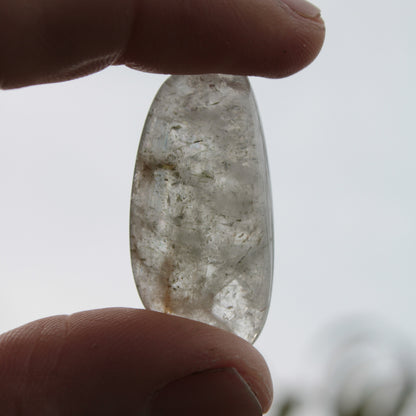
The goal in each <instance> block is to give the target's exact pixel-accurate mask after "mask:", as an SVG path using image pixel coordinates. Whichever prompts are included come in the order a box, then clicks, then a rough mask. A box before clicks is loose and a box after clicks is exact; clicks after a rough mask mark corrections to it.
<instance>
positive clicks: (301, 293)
mask: <svg viewBox="0 0 416 416" xmlns="http://www.w3.org/2000/svg"><path fill="white" fill-rule="evenodd" d="M318 6H320V7H321V9H322V14H323V17H324V18H325V20H326V24H327V39H326V42H325V45H324V48H323V50H322V53H321V54H320V56H319V57H318V58H317V60H316V61H315V62H314V63H313V64H312V65H311V66H310V67H308V68H307V69H305V70H303V71H301V72H300V73H298V74H296V75H295V76H292V77H290V78H287V79H282V80H269V79H259V78H252V79H251V81H252V86H253V88H254V90H255V94H256V96H257V101H258V106H259V109H260V114H261V117H262V120H263V126H264V132H265V135H266V140H267V145H268V150H269V161H270V169H271V178H272V186H273V197H274V207H275V235H276V259H277V261H276V269H275V283H274V288H273V295H272V304H271V309H270V314H269V318H268V321H267V324H266V326H265V328H264V331H263V333H262V335H261V336H260V338H259V340H258V341H257V342H256V346H257V348H258V349H259V350H260V351H261V352H262V353H263V355H264V356H265V357H266V359H267V361H268V363H269V365H270V368H271V371H272V374H273V378H274V381H275V385H276V403H277V404H276V406H275V408H273V410H272V411H271V412H270V414H273V415H274V414H277V413H276V412H278V411H279V412H280V413H281V414H282V415H283V414H291V415H292V414H295V413H296V412H297V413H296V415H298V414H299V415H300V414H308V415H309V416H313V415H315V414H316V415H320V416H324V415H327V414H328V415H333V414H337V415H338V414H339V415H341V413H333V409H332V410H331V409H329V410H328V409H326V410H325V409H324V408H325V404H323V403H327V402H328V400H329V398H330V397H332V396H331V394H335V393H334V391H333V390H334V385H335V384H336V383H335V382H334V380H335V379H336V380H338V381H339V383H341V381H340V380H341V379H342V377H341V376H340V375H339V374H341V373H342V371H341V373H340V372H339V371H338V373H337V374H338V375H334V374H335V373H333V371H335V370H334V368H335V367H337V365H338V364H336V362H337V359H338V361H339V360H341V358H342V357H344V355H343V354H344V353H342V354H341V353H339V354H338V353H335V354H334V353H333V352H330V351H332V350H333V351H339V350H338V349H337V348H341V347H340V345H341V344H343V343H344V344H345V345H347V346H348V348H352V347H351V345H352V344H354V345H355V344H356V343H358V344H360V342H362V340H363V337H364V338H366V337H367V335H368V337H369V339H367V338H366V339H367V341H368V342H370V341H369V340H372V341H371V343H372V347H371V348H373V350H374V349H375V350H377V349H380V351H384V352H383V353H382V354H381V353H380V354H381V356H383V357H386V356H387V357H389V358H388V359H387V361H388V362H390V363H391V362H392V358H391V357H396V358H395V359H396V361H395V363H396V366H394V365H393V367H394V369H392V368H393V367H391V368H390V370H388V369H387V370H386V371H385V372H384V373H383V374H384V375H385V376H386V375H387V376H386V380H387V381H388V382H392V383H394V380H395V378H394V377H393V375H394V374H396V375H397V371H398V370H397V368H399V367H400V365H399V364H400V363H401V361H400V360H402V361H403V360H404V359H403V358H400V357H404V355H406V354H407V355H406V358H405V360H408V361H406V362H409V363H410V362H411V361H412V360H413V358H414V355H415V354H416V325H415V317H416V306H415V301H416V127H415V115H416V114H415V111H416V110H415V109H416V81H415V74H416V29H415V26H414V21H415V19H416V3H415V2H414V1H412V0H398V1H396V2H395V3H394V4H393V3H391V2H388V1H387V0H377V1H376V0H368V1H366V2H361V1H358V0H350V1H348V2H346V1H334V0H319V2H318ZM165 78H166V77H165V76H160V75H150V74H143V73H139V72H135V71H133V70H129V69H125V68H122V67H116V68H110V69H107V70H105V71H103V72H101V73H99V74H96V75H93V76H89V77H86V78H83V79H79V80H76V81H71V82H67V83H62V84H54V85H46V86H36V87H31V88H24V89H20V90H15V91H3V92H1V93H0V138H1V140H0V332H3V331H6V330H8V329H11V328H13V327H15V326H18V325H21V324H23V323H25V322H27V321H31V320H34V319H37V318H40V317H44V316H48V315H52V314H62V313H71V312H75V311H78V310H85V309H91V308H100V307H107V306H129V307H130V306H131V307H137V306H140V301H139V298H138V295H137V292H136V288H135V285H134V282H133V277H132V273H131V269H130V257H129V239H128V221H129V199H130V187H131V180H132V173H133V167H134V161H135V156H136V151H137V146H138V141H139V137H140V132H141V129H142V126H143V123H144V120H145V117H146V114H147V110H148V108H149V106H150V104H151V102H152V99H153V97H154V95H155V93H156V91H157V90H158V88H159V86H160V85H161V83H162V82H163V80H164V79H165ZM366 328H368V329H366ZM357 331H358V333H360V334H361V335H360V336H357ZM360 331H361V332H360ZM374 333H377V334H378V335H377V336H373V335H369V334H374ZM348 334H349V335H348ZM363 334H365V336H364V335H363ZM347 335H348V336H347ZM350 335H351V336H350ZM344 338H345V339H344ZM374 340H377V342H375V341H374ZM367 341H366V342H367ZM393 344H394V346H392V345H393ZM360 345H361V344H360ZM343 348H344V347H343ZM345 348H347V347H345ZM345 348H344V350H345ZM344 350H343V351H344ZM403 351H406V354H405V353H404V352H403ZM373 352H374V351H373ZM348 354H349V353H348ZM348 354H347V355H348ZM380 354H379V356H380ZM383 354H384V355H383ZM334 357H335V358H334ZM372 357H373V356H372ZM389 360H390V361H389ZM358 361H360V360H358ZM361 361H366V362H372V363H375V362H377V360H376V359H372V358H371V359H367V360H361ZM393 361H394V360H393ZM343 362H344V361H343ZM383 362H386V360H384V361H383ZM348 363H350V361H348ZM346 365H347V364H346ZM348 366H349V367H348ZM347 367H348V368H350V369H351V368H352V367H351V363H350V364H348V365H347ZM376 367H377V365H376ZM381 367H382V366H381ZM381 367H380V368H381ZM387 367H388V366H387ZM404 367H406V368H411V366H409V365H404V366H402V367H400V368H404ZM328 368H330V370H328ZM337 368H338V367H337ZM354 368H355V367H354ZM377 368H378V367H377ZM383 368H384V367H383ZM389 371H390V373H389ZM399 372H400V371H399ZM342 374H344V373H342ZM357 374H358V373H357ZM360 374H361V373H360ZM401 374H402V373H401ZM403 374H404V373H403ZM403 374H402V375H403ZM351 377H353V376H351ZM357 377H361V378H360V380H361V381H362V380H363V376H362V375H359V376H357ZM409 377H410V376H409ZM376 378H377V377H376ZM370 379H371V377H370ZM378 379H379V378H378ZM371 380H372V379H371ZM339 383H338V384H337V385H340V384H339ZM395 386H396V390H397V389H398V388H399V387H398V384H397V383H396V385H395ZM331 388H332V390H331V391H332V393H328V391H329V390H328V391H327V390H326V389H331ZM344 390H345V389H344ZM345 391H346V390H345ZM348 391H349V390H348ZM288 394H290V395H293V394H294V395H295V396H296V397H297V399H296V400H298V399H299V400H303V401H305V402H306V403H309V405H308V407H307V410H305V409H306V407H303V410H302V409H301V408H300V407H298V408H297V409H295V410H294V411H293V412H292V410H293V409H291V408H290V406H289V408H290V409H289V410H288V408H286V410H285V409H283V408H282V405H283V404H284V403H283V402H284V401H285V400H286V398H287V396H288ZM348 394H349V396H348V397H349V399H350V401H354V400H358V399H356V396H357V394H358V393H357V392H356V396H354V394H353V392H349V393H348ZM353 396H354V397H355V399H354V398H352V397H353ZM348 397H347V399H348ZM279 398H280V399H281V401H280V405H279ZM347 399H345V400H347ZM282 403H283V404H282ZM413 403H414V401H413ZM279 406H280V407H279ZM292 407H293V406H292ZM301 407H302V406H301ZM407 407H408V408H407V410H406V411H407V413H406V416H407V415H414V414H416V410H415V408H414V407H413V408H412V409H413V410H411V409H410V407H409V406H407ZM279 409H280V410H279ZM409 409H410V410H409ZM303 411H305V413H302V412H303ZM285 412H286V413H285ZM325 412H327V413H325ZM331 412H332V413H331ZM367 414H368V415H370V414H371V413H354V415H364V416H366V415H367ZM396 414H398V413H396ZM404 414H405V413H403V415H404ZM342 415H343V416H350V415H353V413H344V414H342ZM378 415H382V413H380V412H379V413H378ZM386 415H387V413H386ZM391 415H393V413H392V414H391ZM382 416H384V415H382ZM389 416H390V415H389Z"/></svg>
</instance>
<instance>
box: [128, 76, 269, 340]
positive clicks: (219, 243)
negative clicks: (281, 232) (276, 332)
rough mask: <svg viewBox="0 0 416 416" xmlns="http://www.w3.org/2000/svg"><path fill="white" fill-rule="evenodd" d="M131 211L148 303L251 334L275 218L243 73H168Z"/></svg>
mask: <svg viewBox="0 0 416 416" xmlns="http://www.w3.org/2000/svg"><path fill="white" fill-rule="evenodd" d="M130 215H131V217H130V235H131V257H132V266H133V273H134V277H135V281H136V284H137V287H138V290H139V293H140V296H141V299H142V301H143V303H144V305H145V306H146V308H149V309H152V310H155V311H160V312H165V313H171V314H174V315H179V316H183V317H186V318H190V319H195V320H198V321H201V322H205V323H208V324H211V325H215V326H217V327H220V328H223V329H226V330H228V331H231V332H233V333H235V334H237V335H239V336H241V337H242V338H245V339H246V340H248V341H249V342H253V341H254V340H255V339H256V338H257V336H258V334H259V333H260V331H261V329H262V327H263V325H264V322H265V320H266V316H267V311H268V308H269V303H270V292H271V282H272V272H273V223H272V202H271V192H270V180H269V172H268V164H267V155H266V149H265V144H264V139H263V134H262V128H261V124H260V120H259V116H258V111H257V107H256V103H255V100H254V97H253V93H252V91H251V88H250V84H249V82H248V79H247V78H246V77H241V76H229V75H194V76H172V77H170V78H169V79H168V80H167V81H166V82H165V83H164V84H163V86H162V87H161V89H160V90H159V92H158V94H157V96H156V98H155V100H154V102H153V104H152V106H151V109H150V112H149V115H148V117H147V121H146V124H145V127H144V131H143V135H142V138H141V142H140V146H139V152H138V156H137V162H136V168H135V173H134V180H133V190H132V200H131V213H130Z"/></svg>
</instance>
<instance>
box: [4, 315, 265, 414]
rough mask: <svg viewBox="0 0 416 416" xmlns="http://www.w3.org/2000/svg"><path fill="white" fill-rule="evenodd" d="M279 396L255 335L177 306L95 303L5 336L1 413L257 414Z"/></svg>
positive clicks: (18, 329) (32, 324) (23, 327)
mask: <svg viewBox="0 0 416 416" xmlns="http://www.w3.org/2000/svg"><path fill="white" fill-rule="evenodd" d="M271 398H272V385H271V379H270V374H269V372H268V369H267V366H266V364H265V362H264V360H263V358H262V356H261V355H260V354H259V353H258V352H257V351H256V350H255V349H254V348H253V347H252V346H251V345H250V344H249V343H247V342H246V341H244V340H243V339H241V338H239V337H237V336H235V335H232V334H230V333H227V332H225V331H223V330H220V329H217V328H214V327H211V326H208V325H205V324H201V323H199V322H195V321H191V320H187V319H184V318H179V317H175V316H171V315H165V314H161V313H157V312H151V311H144V310H135V309H124V308H111V309H102V310H93V311H87V312H80V313H76V314H74V315H70V316H54V317H50V318H45V319H41V320H39V321H35V322H32V323H29V324H27V325H24V326H22V327H20V328H17V329H15V330H12V331H10V332H8V333H5V334H3V335H1V336H0V414H5V415H6V414H7V415H12V414H19V415H22V416H25V415H30V416H37V415H42V416H43V415H49V414H51V415H59V416H66V415H75V414H76V415H89V416H91V415H96V414H97V415H100V416H107V415H125V416H128V415H135V416H137V415H140V416H141V415H143V416H144V415H146V416H161V415H166V414H169V415H170V416H176V415H181V416H187V415H189V416H191V415H196V414H198V415H201V416H208V415H213V414H215V415H218V416H222V415H224V416H225V415H227V416H233V415H239V416H254V415H261V413H262V412H265V411H267V409H268V408H269V407H270V403H271Z"/></svg>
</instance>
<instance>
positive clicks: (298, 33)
mask: <svg viewBox="0 0 416 416" xmlns="http://www.w3.org/2000/svg"><path fill="white" fill-rule="evenodd" d="M289 5H290V6H289ZM323 39H324V24H323V21H322V19H321V17H320V13H319V10H318V9H316V8H314V7H313V6H312V5H311V4H310V3H303V0H229V1H224V0H210V1H207V0H179V1H169V0H1V1H0V88H13V87H21V86H25V85H30V84H38V83H46V82H56V81H62V80H67V79H71V78H77V77H80V76H84V75H87V74H89V73H92V72H96V71H99V70H101V69H103V68H105V67H107V66H109V65H112V64H126V65H128V66H130V67H133V68H136V69H140V70H145V71H150V72H159V73H181V74H193V73H208V72H221V73H231V74H237V73H238V74H246V75H262V76H269V77H283V76H287V75H290V74H292V73H294V72H296V71H298V70H300V69H301V68H303V67H304V66H306V65H307V64H309V63H310V62H311V61H312V60H313V59H314V58H315V57H316V55H317V54H318V52H319V50H320V48H321V46H322V43H323Z"/></svg>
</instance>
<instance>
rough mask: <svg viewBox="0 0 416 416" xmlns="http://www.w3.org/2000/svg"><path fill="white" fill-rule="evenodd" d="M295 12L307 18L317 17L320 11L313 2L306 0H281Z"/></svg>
mask: <svg viewBox="0 0 416 416" xmlns="http://www.w3.org/2000/svg"><path fill="white" fill-rule="evenodd" d="M282 1H283V2H284V3H285V4H286V5H287V6H289V7H290V8H291V9H292V10H293V11H294V12H295V13H297V14H299V15H300V16H302V17H306V18H307V19H319V18H320V16H321V11H320V10H319V9H318V7H316V6H315V5H314V4H312V3H309V2H308V1H306V0H282Z"/></svg>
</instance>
